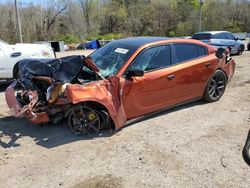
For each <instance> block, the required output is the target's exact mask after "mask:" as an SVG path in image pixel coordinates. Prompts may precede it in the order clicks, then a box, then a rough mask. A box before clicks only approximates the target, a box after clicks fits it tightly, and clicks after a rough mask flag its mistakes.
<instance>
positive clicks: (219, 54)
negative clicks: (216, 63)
mask: <svg viewBox="0 0 250 188" xmlns="http://www.w3.org/2000/svg"><path fill="white" fill-rule="evenodd" d="M225 51H226V50H225V49H224V48H219V49H218V50H217V52H216V54H215V55H216V57H217V58H219V59H221V58H222V57H223V54H224V53H225Z"/></svg>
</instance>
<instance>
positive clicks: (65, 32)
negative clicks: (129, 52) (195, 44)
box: [0, 0, 250, 43]
mask: <svg viewBox="0 0 250 188" xmlns="http://www.w3.org/2000/svg"><path fill="white" fill-rule="evenodd" d="M18 5H19V13H20V20H21V25H22V35H23V39H24V42H34V41H44V40H64V41H65V42H66V43H77V42H80V41H84V40H91V39H94V38H98V39H101V38H103V39H110V38H121V37H128V36H168V37H174V36H189V35H192V34H193V33H194V32H197V31H198V30H199V13H200V0H40V1H35V2H33V3H28V4H27V3H26V4H25V3H24V2H22V0H18ZM15 18H16V17H15V9H14V1H12V0H9V1H5V2H2V3H0V39H2V40H5V41H7V42H9V43H15V42H18V37H17V32H16V30H17V29H16V20H15ZM201 21H202V30H203V31H205V30H207V31H209V30H227V31H231V32H250V1H249V0H205V1H204V4H203V6H202V20H201Z"/></svg>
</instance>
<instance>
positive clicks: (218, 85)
mask: <svg viewBox="0 0 250 188" xmlns="http://www.w3.org/2000/svg"><path fill="white" fill-rule="evenodd" d="M226 85H227V77H226V75H225V73H224V72H223V71H221V70H217V71H215V72H214V74H213V76H212V78H211V79H210V80H209V81H208V84H207V86H206V89H205V92H204V95H203V99H204V100H205V101H207V102H215V101H218V100H219V99H220V98H221V97H222V95H223V93H224V91H225V89H226Z"/></svg>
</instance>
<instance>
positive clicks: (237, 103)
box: [0, 52, 250, 188]
mask: <svg viewBox="0 0 250 188" xmlns="http://www.w3.org/2000/svg"><path fill="white" fill-rule="evenodd" d="M74 53H78V52H74ZM88 53H89V52H88ZM58 55H59V56H64V55H69V52H66V53H64V54H58ZM234 59H235V60H236V63H237V68H236V72H235V75H234V78H233V80H232V81H231V82H230V83H229V85H228V87H227V90H226V92H225V94H224V96H223V97H222V99H221V100H220V101H218V102H215V103H209V104H208V103H204V102H201V101H198V102H194V103H191V104H188V105H183V106H180V107H178V108H175V109H172V110H169V111H166V112H164V113H161V114H158V115H156V116H154V117H151V118H149V119H147V120H143V121H141V122H139V123H135V124H133V125H131V126H128V127H126V128H124V129H122V130H121V131H120V132H118V133H116V134H115V135H113V136H110V135H106V134H103V135H102V136H99V137H94V138H93V137H90V136H75V135H73V134H72V133H71V131H70V130H69V128H68V127H67V125H66V123H61V124H60V125H46V126H36V125H32V124H31V123H29V122H28V121H26V120H23V119H15V118H13V117H11V116H9V115H8V114H9V112H8V108H7V106H6V104H5V99H4V90H5V88H6V85H7V84H6V83H2V84H1V86H0V101H1V102H0V187H86V188H94V187H98V188H103V187H104V188H110V187H111V188H116V187H128V188H131V187H249V186H250V169H249V167H248V166H247V165H246V164H245V163H244V161H243V159H242V154H241V152H242V148H243V146H244V142H245V139H246V136H247V133H248V129H249V128H250V52H245V53H244V54H243V55H242V56H234Z"/></svg>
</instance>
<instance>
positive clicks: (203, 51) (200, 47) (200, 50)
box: [197, 46, 207, 56]
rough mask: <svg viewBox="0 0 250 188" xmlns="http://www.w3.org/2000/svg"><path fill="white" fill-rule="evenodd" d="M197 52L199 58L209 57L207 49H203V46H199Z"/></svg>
mask: <svg viewBox="0 0 250 188" xmlns="http://www.w3.org/2000/svg"><path fill="white" fill-rule="evenodd" d="M197 50H198V55H199V56H204V55H207V50H206V49H205V48H203V47H202V46H197Z"/></svg>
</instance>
